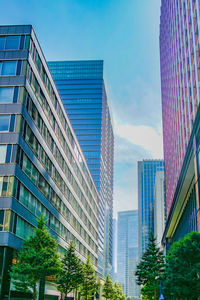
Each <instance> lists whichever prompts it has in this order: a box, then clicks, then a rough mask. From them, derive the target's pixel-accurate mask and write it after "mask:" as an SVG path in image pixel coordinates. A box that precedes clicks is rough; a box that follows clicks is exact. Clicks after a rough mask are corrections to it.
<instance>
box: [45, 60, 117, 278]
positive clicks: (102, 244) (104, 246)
mask: <svg viewBox="0 0 200 300" xmlns="http://www.w3.org/2000/svg"><path fill="white" fill-rule="evenodd" d="M49 67H50V70H51V72H52V75H53V77H54V80H55V82H56V85H57V88H58V90H59V93H60V95H61V98H62V101H63V104H64V107H65V109H66V111H67V114H68V116H69V118H70V120H71V123H72V126H73V129H74V131H75V133H76V135H77V138H78V140H79V143H80V145H81V148H82V150H83V153H84V155H85V158H86V161H87V164H88V167H89V169H90V172H91V174H92V176H93V179H94V182H95V184H96V187H97V189H98V191H99V193H100V220H99V221H100V222H99V273H100V274H102V275H106V274H107V273H108V272H110V271H111V267H112V210H113V152H114V137H113V128H112V122H111V115H110V110H109V106H108V102H107V96H106V90H105V85H104V79H103V61H102V60H89V61H58V62H49Z"/></svg>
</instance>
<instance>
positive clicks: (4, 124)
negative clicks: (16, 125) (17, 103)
mask: <svg viewBox="0 0 200 300" xmlns="http://www.w3.org/2000/svg"><path fill="white" fill-rule="evenodd" d="M9 125H10V115H0V132H6V131H9Z"/></svg>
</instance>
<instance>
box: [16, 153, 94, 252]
mask: <svg viewBox="0 0 200 300" xmlns="http://www.w3.org/2000/svg"><path fill="white" fill-rule="evenodd" d="M20 152H21V153H20ZM17 154H18V158H19V157H20V159H19V160H20V161H19V164H20V165H21V168H22V170H23V171H24V172H25V174H26V175H27V176H28V177H29V178H30V180H31V181H32V182H33V183H34V184H35V185H36V186H37V187H38V188H39V190H40V191H41V192H42V193H43V194H44V196H45V197H46V198H47V199H48V200H49V201H50V202H52V204H53V205H54V206H55V207H56V209H58V210H59V212H61V214H62V215H63V216H64V217H65V218H66V219H67V221H68V222H69V223H70V224H71V225H72V226H73V227H74V229H75V230H76V231H77V232H78V233H79V234H81V232H80V228H81V225H80V223H79V222H78V221H77V219H76V218H75V216H73V215H72V214H71V213H69V212H68V211H69V210H68V208H67V206H66V205H65V204H64V203H63V201H61V199H60V198H59V197H58V196H57V194H56V193H55V192H54V191H53V190H52V188H51V187H50V185H49V184H48V182H47V181H46V180H45V179H44V177H43V176H42V175H41V174H40V172H39V171H38V170H37V169H36V168H35V166H34V165H33V164H32V162H31V161H30V159H29V158H28V157H27V156H26V155H25V154H24V153H23V151H22V150H21V149H20V151H17ZM64 195H66V196H68V197H69V198H66V199H67V201H69V203H70V204H71V205H72V207H75V208H76V207H77V205H76V200H75V198H74V197H73V196H72V194H71V193H70V192H69V190H68V192H67V191H66V193H65V194H64ZM69 215H70V217H69ZM82 218H83V221H85V223H86V224H87V225H88V229H89V231H90V232H91V234H92V235H93V236H94V238H95V239H96V240H97V233H96V231H95V230H94V228H92V227H91V223H90V222H89V220H88V219H87V217H86V216H85V215H84V214H83V215H82ZM82 232H84V238H85V239H86V241H90V243H89V245H90V246H91V245H92V249H93V250H94V251H96V250H95V247H96V245H95V243H94V241H93V240H92V239H91V237H90V236H89V235H88V233H86V231H85V230H84V229H82Z"/></svg>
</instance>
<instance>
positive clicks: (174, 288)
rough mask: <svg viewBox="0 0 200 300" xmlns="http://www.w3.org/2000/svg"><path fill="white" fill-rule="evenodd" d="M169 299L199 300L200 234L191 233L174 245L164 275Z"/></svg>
mask: <svg viewBox="0 0 200 300" xmlns="http://www.w3.org/2000/svg"><path fill="white" fill-rule="evenodd" d="M163 285H164V294H165V296H166V297H167V299H175V298H179V299H180V298H182V299H190V300H192V299H197V295H200V233H198V232H191V233H189V234H187V235H185V237H184V238H183V239H181V240H179V241H178V242H175V243H173V245H172V246H171V248H170V250H169V252H168V254H167V257H166V267H165V274H164V284H163Z"/></svg>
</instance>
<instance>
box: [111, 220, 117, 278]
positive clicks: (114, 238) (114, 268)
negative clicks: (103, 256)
mask: <svg viewBox="0 0 200 300" xmlns="http://www.w3.org/2000/svg"><path fill="white" fill-rule="evenodd" d="M112 224H113V225H112V227H113V233H112V272H111V276H112V280H113V281H114V282H115V281H117V220H116V219H113V223H112Z"/></svg>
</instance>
